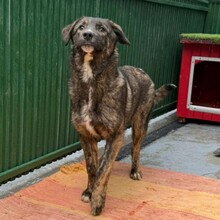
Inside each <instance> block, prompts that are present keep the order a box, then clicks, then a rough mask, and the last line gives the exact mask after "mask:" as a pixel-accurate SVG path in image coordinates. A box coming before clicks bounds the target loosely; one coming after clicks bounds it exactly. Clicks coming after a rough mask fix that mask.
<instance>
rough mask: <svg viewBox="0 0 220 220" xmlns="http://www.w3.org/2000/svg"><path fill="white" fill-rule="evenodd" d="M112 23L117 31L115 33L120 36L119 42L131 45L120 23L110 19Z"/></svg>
mask: <svg viewBox="0 0 220 220" xmlns="http://www.w3.org/2000/svg"><path fill="white" fill-rule="evenodd" d="M110 24H111V26H112V29H113V31H114V32H115V34H116V35H117V37H118V42H119V43H121V44H128V45H130V42H129V40H128V39H127V37H126V36H125V34H124V32H123V30H122V28H121V27H120V26H119V25H118V24H116V23H114V22H113V21H110Z"/></svg>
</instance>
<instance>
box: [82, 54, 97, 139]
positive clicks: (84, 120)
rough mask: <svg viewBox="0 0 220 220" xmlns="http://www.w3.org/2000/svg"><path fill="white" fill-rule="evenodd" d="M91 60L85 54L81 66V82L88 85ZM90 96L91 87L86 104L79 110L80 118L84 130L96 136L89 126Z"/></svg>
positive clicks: (89, 56)
mask: <svg viewBox="0 0 220 220" xmlns="http://www.w3.org/2000/svg"><path fill="white" fill-rule="evenodd" d="M92 59H93V57H92V55H91V54H90V53H87V54H86V55H85V56H84V64H83V76H82V80H83V81H84V82H85V83H88V81H89V79H92V78H93V73H92V68H91V66H90V61H91V60H92ZM92 95H93V89H92V87H90V88H89V94H88V102H87V103H86V104H85V105H84V106H82V108H81V118H82V125H83V126H84V127H85V128H86V130H87V131H88V132H89V133H90V134H92V135H93V136H98V134H97V133H96V131H95V129H94V127H93V126H92V125H91V121H92V119H91V107H92Z"/></svg>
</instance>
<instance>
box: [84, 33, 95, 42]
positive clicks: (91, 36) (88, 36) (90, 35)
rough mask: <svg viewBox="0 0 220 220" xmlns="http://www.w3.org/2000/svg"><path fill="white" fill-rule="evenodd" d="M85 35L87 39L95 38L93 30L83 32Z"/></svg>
mask: <svg viewBox="0 0 220 220" xmlns="http://www.w3.org/2000/svg"><path fill="white" fill-rule="evenodd" d="M83 37H84V39H85V40H91V39H92V38H93V33H92V32H85V33H83Z"/></svg>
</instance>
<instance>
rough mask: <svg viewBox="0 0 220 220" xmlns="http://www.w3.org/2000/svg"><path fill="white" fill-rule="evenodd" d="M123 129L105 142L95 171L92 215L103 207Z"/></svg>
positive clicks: (122, 136) (97, 213) (99, 211)
mask: <svg viewBox="0 0 220 220" xmlns="http://www.w3.org/2000/svg"><path fill="white" fill-rule="evenodd" d="M123 139H124V129H121V131H120V133H119V134H117V135H116V137H114V138H112V139H110V140H107V141H106V146H105V151H104V153H103V156H102V159H101V161H100V165H99V168H98V170H97V179H96V183H95V186H94V189H93V192H92V198H91V208H92V210H91V211H92V214H93V215H99V214H100V213H101V211H102V209H103V208H104V206H105V199H106V190H107V184H108V180H109V176H110V173H111V170H112V167H113V163H114V161H115V159H116V156H117V155H118V153H119V150H120V148H121V146H122V144H123Z"/></svg>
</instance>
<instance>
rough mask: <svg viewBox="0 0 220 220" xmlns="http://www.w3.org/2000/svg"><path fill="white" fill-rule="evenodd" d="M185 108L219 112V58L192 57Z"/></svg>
mask: <svg viewBox="0 0 220 220" xmlns="http://www.w3.org/2000/svg"><path fill="white" fill-rule="evenodd" d="M187 108H188V109H190V110H191V111H199V112H209V113H215V114H220V58H211V57H198V56H193V57H192V61H191V69H190V80H189V88H188V97H187Z"/></svg>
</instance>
